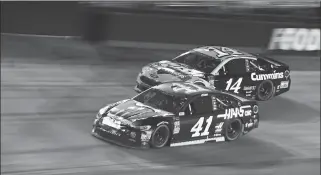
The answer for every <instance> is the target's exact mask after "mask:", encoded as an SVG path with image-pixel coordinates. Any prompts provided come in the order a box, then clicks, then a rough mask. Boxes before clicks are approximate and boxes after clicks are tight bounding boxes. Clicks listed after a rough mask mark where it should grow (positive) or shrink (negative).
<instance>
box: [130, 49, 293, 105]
mask: <svg viewBox="0 0 321 175" xmlns="http://www.w3.org/2000/svg"><path fill="white" fill-rule="evenodd" d="M171 81H184V82H191V83H195V84H198V85H202V86H206V87H212V88H215V89H217V90H222V91H229V92H232V93H235V94H238V95H241V96H246V97H248V98H252V99H255V100H258V101H266V100H269V99H271V98H272V97H274V96H278V95H280V94H282V93H285V92H287V91H289V90H290V85H291V78H290V69H289V66H288V65H286V64H285V63H282V62H280V61H277V60H274V59H272V58H268V57H266V56H263V55H260V54H250V53H246V52H242V51H240V50H236V49H232V48H228V47H219V46H204V47H199V48H195V49H192V50H189V51H187V52H185V53H183V54H181V55H179V56H177V57H175V58H174V59H172V60H163V61H159V62H154V63H150V64H148V65H146V66H144V67H143V68H142V71H141V72H140V73H139V74H138V76H137V79H136V86H135V90H136V91H137V92H141V91H143V90H146V89H148V88H149V87H152V86H155V85H159V84H161V83H165V82H171Z"/></svg>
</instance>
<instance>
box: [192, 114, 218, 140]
mask: <svg viewBox="0 0 321 175" xmlns="http://www.w3.org/2000/svg"><path fill="white" fill-rule="evenodd" d="M212 121H213V116H210V117H209V118H208V119H207V120H206V126H205V129H204V131H203V132H201V131H202V130H203V123H204V117H201V118H200V119H199V120H198V121H197V123H196V124H195V125H194V126H193V127H192V129H191V132H193V133H194V134H192V137H199V136H207V135H208V134H209V132H208V130H209V129H210V126H211V124H212Z"/></svg>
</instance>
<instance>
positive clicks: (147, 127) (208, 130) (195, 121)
mask: <svg viewBox="0 0 321 175" xmlns="http://www.w3.org/2000/svg"><path fill="white" fill-rule="evenodd" d="M258 125H259V107H258V104H257V101H256V100H253V99H249V98H243V97H240V96H238V95H235V94H233V93H229V92H222V91H217V90H214V89H210V88H207V87H203V86H199V85H196V84H192V83H187V82H170V83H163V84H160V85H157V86H154V87H151V88H149V89H147V90H145V91H144V92H141V93H139V94H138V95H136V96H135V97H133V98H130V99H125V100H122V101H119V102H116V103H113V104H109V105H107V106H105V107H103V108H101V109H100V110H99V112H98V114H97V115H96V118H95V119H94V123H93V129H92V134H93V135H94V136H96V137H98V138H100V139H103V140H106V141H109V142H112V143H115V144H118V145H122V146H126V147H132V148H162V147H165V146H170V147H174V146H183V145H193V144H202V143H206V142H210V141H213V142H223V141H235V140H237V139H238V138H239V137H240V136H242V135H244V134H247V133H248V132H250V131H252V130H253V129H254V128H258Z"/></svg>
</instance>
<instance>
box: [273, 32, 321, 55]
mask: <svg viewBox="0 0 321 175" xmlns="http://www.w3.org/2000/svg"><path fill="white" fill-rule="evenodd" d="M268 49H269V50H292V51H318V50H320V29H313V28H312V29H307V28H276V29H273V32H272V36H271V38H270V42H269V45H268Z"/></svg>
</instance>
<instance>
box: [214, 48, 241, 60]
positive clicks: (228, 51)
mask: <svg viewBox="0 0 321 175" xmlns="http://www.w3.org/2000/svg"><path fill="white" fill-rule="evenodd" d="M209 49H212V50H213V51H214V52H216V53H217V55H216V56H217V57H218V58H221V57H224V56H229V55H241V54H243V53H241V52H238V51H237V50H234V49H231V48H227V47H221V48H220V49H218V48H215V47H209Z"/></svg>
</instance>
